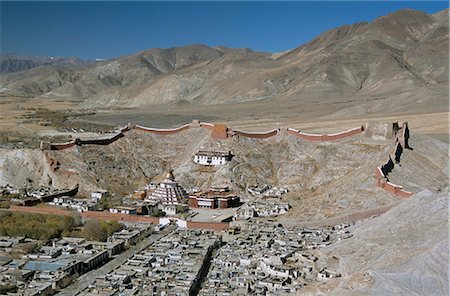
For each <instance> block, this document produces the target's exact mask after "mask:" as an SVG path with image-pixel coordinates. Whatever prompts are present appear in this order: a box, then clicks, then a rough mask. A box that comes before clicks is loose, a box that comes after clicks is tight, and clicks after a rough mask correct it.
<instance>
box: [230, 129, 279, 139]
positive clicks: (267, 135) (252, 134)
mask: <svg viewBox="0 0 450 296" xmlns="http://www.w3.org/2000/svg"><path fill="white" fill-rule="evenodd" d="M279 131H280V129H273V130H271V131H267V132H247V131H241V130H233V131H232V133H233V136H239V137H246V138H251V139H267V138H270V137H273V136H276V135H277V134H278V132H279Z"/></svg>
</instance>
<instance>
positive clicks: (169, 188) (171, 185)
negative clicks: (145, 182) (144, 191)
mask: <svg viewBox="0 0 450 296" xmlns="http://www.w3.org/2000/svg"><path fill="white" fill-rule="evenodd" d="M188 198H189V197H188V194H187V193H186V190H184V188H183V187H181V186H180V185H179V184H178V182H177V181H175V177H174V176H173V172H172V171H170V172H168V173H167V174H166V178H165V179H164V181H162V182H161V183H159V185H158V186H156V188H155V189H153V190H152V191H151V192H150V194H149V195H148V196H147V197H146V198H145V201H148V202H160V203H161V204H164V205H179V204H186V203H187V201H188Z"/></svg>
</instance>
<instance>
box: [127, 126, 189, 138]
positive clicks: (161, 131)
mask: <svg viewBox="0 0 450 296" xmlns="http://www.w3.org/2000/svg"><path fill="white" fill-rule="evenodd" d="M190 127H191V124H190V123H188V124H185V125H183V126H180V127H177V128H171V129H159V128H150V127H145V126H142V125H138V124H136V125H135V126H134V129H137V130H141V131H144V132H151V133H155V134H158V135H169V134H175V133H178V132H181V131H183V130H186V129H188V128H190Z"/></svg>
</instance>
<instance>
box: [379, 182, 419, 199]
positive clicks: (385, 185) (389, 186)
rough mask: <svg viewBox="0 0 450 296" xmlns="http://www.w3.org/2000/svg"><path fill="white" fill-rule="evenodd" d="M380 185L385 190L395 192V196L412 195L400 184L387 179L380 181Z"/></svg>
mask: <svg viewBox="0 0 450 296" xmlns="http://www.w3.org/2000/svg"><path fill="white" fill-rule="evenodd" d="M380 187H381V188H383V189H384V190H386V191H388V192H390V193H392V194H395V195H397V196H400V197H410V196H411V195H413V193H412V192H409V191H406V190H404V189H403V187H402V186H400V185H396V184H393V183H391V182H389V181H387V182H382V183H381V184H380Z"/></svg>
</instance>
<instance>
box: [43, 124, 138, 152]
mask: <svg viewBox="0 0 450 296" xmlns="http://www.w3.org/2000/svg"><path fill="white" fill-rule="evenodd" d="M129 130H130V127H129V125H127V126H125V127H122V128H120V129H119V131H118V132H117V133H116V134H113V135H112V136H106V137H99V138H91V139H78V138H77V139H74V140H72V141H70V142H66V143H50V144H48V145H45V144H43V143H41V149H42V150H46V148H47V149H50V150H63V149H68V148H71V147H74V146H77V145H78V146H81V145H109V144H111V143H114V142H115V141H117V140H118V139H120V138H122V137H123V136H125V133H126V132H127V131H129Z"/></svg>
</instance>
